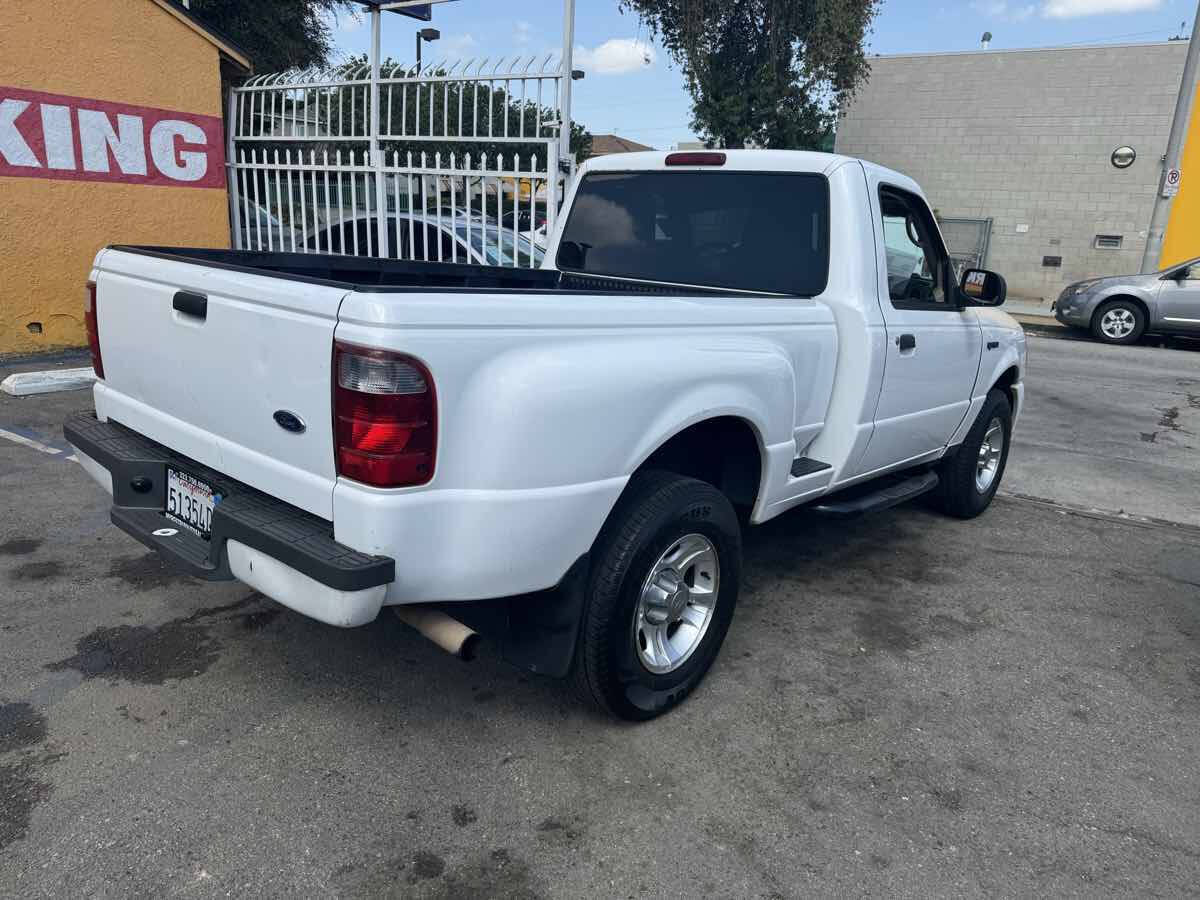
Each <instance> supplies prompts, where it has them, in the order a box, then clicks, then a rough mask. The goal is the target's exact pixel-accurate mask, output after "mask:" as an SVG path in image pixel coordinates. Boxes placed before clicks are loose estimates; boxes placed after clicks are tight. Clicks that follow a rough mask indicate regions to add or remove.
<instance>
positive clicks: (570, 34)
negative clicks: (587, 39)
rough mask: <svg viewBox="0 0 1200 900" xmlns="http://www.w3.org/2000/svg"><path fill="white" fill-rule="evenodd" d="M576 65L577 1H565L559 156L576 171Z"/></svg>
mask: <svg viewBox="0 0 1200 900" xmlns="http://www.w3.org/2000/svg"><path fill="white" fill-rule="evenodd" d="M574 63H575V0H563V53H562V67H563V72H562V127H561V128H559V134H558V146H559V155H560V156H561V158H562V159H565V160H567V161H568V164H569V165H570V167H571V171H572V172H574V171H575V157H573V156H572V155H571V84H572V79H571V72H572V71H573V69H574Z"/></svg>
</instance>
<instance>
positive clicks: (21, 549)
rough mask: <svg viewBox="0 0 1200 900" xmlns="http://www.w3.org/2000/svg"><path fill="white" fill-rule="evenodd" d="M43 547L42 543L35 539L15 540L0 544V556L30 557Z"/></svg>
mask: <svg viewBox="0 0 1200 900" xmlns="http://www.w3.org/2000/svg"><path fill="white" fill-rule="evenodd" d="M40 546H42V542H41V541H38V540H34V539H33V538H14V539H13V540H11V541H5V542H4V543H3V544H0V556H28V555H29V554H30V553H33V552H34V551H36V550H37V548H38V547H40Z"/></svg>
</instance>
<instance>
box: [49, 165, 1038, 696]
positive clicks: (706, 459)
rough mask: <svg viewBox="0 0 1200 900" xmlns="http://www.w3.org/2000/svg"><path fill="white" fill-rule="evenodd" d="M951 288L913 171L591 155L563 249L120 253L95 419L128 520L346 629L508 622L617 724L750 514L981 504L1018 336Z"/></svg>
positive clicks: (653, 690) (167, 547)
mask: <svg viewBox="0 0 1200 900" xmlns="http://www.w3.org/2000/svg"><path fill="white" fill-rule="evenodd" d="M1005 290H1006V288H1005V285H1004V281H1003V279H1002V278H1000V277H999V276H998V275H996V274H994V273H991V272H986V271H983V270H971V271H968V272H965V273H963V276H962V279H961V281H956V280H955V276H954V272H953V269H952V266H951V262H950V259H949V256H948V255H947V251H946V247H945V245H944V244H943V241H942V238H941V235H940V233H939V231H938V227H937V224H936V222H935V220H934V217H933V215H932V214H931V213H930V209H929V206H928V205H927V203H926V201H925V200H924V198H923V196H922V194H921V190H920V188H919V187H918V186H917V184H916V183H914V182H913V181H912V180H911V179H909V178H906V177H905V176H903V175H900V174H898V173H896V172H892V171H888V170H886V169H883V168H880V167H879V166H875V165H872V164H870V163H865V162H862V161H860V160H856V159H849V158H846V157H841V156H833V155H827V154H816V153H800V152H784V151H729V152H702V153H637V154H625V155H619V156H610V157H605V158H602V159H595V160H592V161H590V162H588V163H587V164H586V165H584V166H583V167H582V169H581V170H580V172H579V175H578V177H577V178H576V179H575V181H574V182H573V185H572V187H571V189H570V191H569V196H568V198H567V201H566V204H565V206H564V209H563V212H562V214H561V216H560V219H559V225H558V228H557V229H556V232H555V233H554V234H553V235H552V236H551V238H550V244H549V247H548V248H547V254H546V268H544V269H542V270H540V271H522V270H515V269H499V268H488V267H481V266H455V265H441V264H437V263H415V262H407V261H403V260H370V259H361V258H354V257H345V256H331V255H318V254H283V253H255V252H234V251H224V250H192V249H172V248H162V247H159V248H151V247H123V246H114V247H108V248H106V249H104V250H102V251H101V252H100V254H99V255H98V256H97V257H96V261H95V267H94V269H93V271H92V273H91V278H90V282H89V285H88V306H87V322H88V326H89V338H90V343H91V349H92V354H93V362H94V365H95V368H96V373H97V375H98V376H99V380H98V381H97V382H96V386H95V414H94V415H93V414H92V413H87V414H85V415H82V416H78V417H75V418H73V419H71V420H70V421H69V422H68V423H66V425H65V433H66V437H67V439H68V440H69V441H70V443H71V444H72V445H74V447H75V448H76V450H77V452H78V454H79V459H80V460H81V462H82V463H83V465H84V467H85V468H86V469H87V471H88V472H89V473H90V474H91V475H92V476H93V477H94V478H95V479H96V480H97V481H99V482H100V484H101V485H103V486H104V488H105V489H107V490H109V491H110V492H111V493H112V496H113V507H112V520H113V522H114V523H115V524H117V525H118V526H119V527H121V528H122V529H124V530H125V531H127V532H129V533H130V534H132V535H133V536H134V537H136V538H137V539H139V540H140V541H142V542H143V543H145V544H147V545H148V546H150V547H152V548H154V549H155V550H157V551H158V552H159V553H161V554H162V555H163V556H164V557H165V558H167V559H168V560H170V561H172V562H173V563H174V564H175V565H177V566H178V567H180V568H181V569H182V570H184V571H186V572H189V573H191V574H193V575H196V576H198V577H201V578H208V579H214V580H216V579H229V578H237V579H239V580H241V581H243V582H245V583H246V584H248V585H250V586H252V587H253V588H255V589H257V590H259V591H261V592H262V593H264V594H266V595H268V596H270V597H272V598H274V599H275V600H277V601H278V602H280V603H282V604H284V605H286V606H289V607H291V608H293V609H295V610H298V611H299V612H301V613H304V614H306V615H308V616H312V617H313V618H316V619H319V620H321V621H323V622H327V623H329V624H331V625H339V626H353V625H361V624H364V623H366V622H370V621H372V620H373V619H375V618H376V616H377V615H378V614H379V611H380V609H381V607H383V606H393V607H396V609H397V611H398V612H399V613H400V614H401V617H402V618H404V619H405V620H406V621H408V622H410V623H411V624H413V625H415V626H416V627H417V628H418V629H419V630H421V631H422V632H423V633H425V634H426V635H428V636H430V637H432V638H434V639H435V640H437V641H438V642H439V643H441V644H442V645H443V646H447V647H448V648H450V649H452V650H457V651H459V652H461V653H466V652H468V651H469V647H470V645H471V644H472V643H473V639H474V637H475V636H476V635H480V634H481V635H483V636H484V637H490V638H492V639H494V640H495V641H496V642H497V643H498V645H499V647H500V650H501V652H502V654H503V656H504V657H505V658H507V659H508V660H509V661H511V662H513V663H515V664H517V665H520V666H523V667H525V668H527V669H530V670H533V671H537V672H543V673H547V674H550V675H554V676H559V677H566V676H569V677H571V678H572V679H573V680H574V681H575V683H576V685H577V686H578V687H579V688H580V690H581V692H582V693H583V695H584V696H585V697H586V698H588V699H590V700H592V701H594V702H595V703H596V704H598V705H599V706H600V707H601V708H603V709H606V710H608V711H609V712H611V713H613V714H616V715H618V716H622V717H625V718H630V719H646V718H650V717H653V716H655V715H658V714H659V713H661V712H663V711H665V710H667V709H669V708H670V707H671V706H673V705H674V704H676V703H678V702H679V701H680V700H681V699H683V698H684V697H685V696H687V694H688V693H689V692H690V691H691V690H692V688H694V687H695V685H696V684H697V683H698V681H699V680H700V679H701V678H702V677H703V675H704V674H705V672H706V671H707V670H708V669H709V667H710V666H711V665H712V663H713V660H714V659H715V657H716V655H717V652H718V651H719V649H720V646H721V643H722V641H723V640H724V638H725V634H726V632H727V630H728V628H729V625H730V621H731V619H732V617H733V612H734V606H735V604H736V601H737V596H738V582H739V577H740V567H741V531H742V528H743V526H744V525H746V524H756V523H761V522H765V521H766V520H768V519H771V518H773V517H775V516H778V515H779V514H780V513H782V512H784V511H785V510H788V509H791V508H793V507H796V506H799V505H801V504H812V505H815V506H816V507H817V508H818V509H819V510H820V511H822V512H824V513H827V514H830V515H852V514H857V513H862V512H869V511H872V510H877V509H882V508H886V507H888V506H894V505H896V504H898V503H900V502H903V501H905V500H908V499H911V498H913V497H916V496H918V495H921V494H928V495H930V499H932V500H934V501H935V502H936V504H937V505H939V506H940V508H942V509H943V510H945V511H946V512H947V513H949V514H950V515H953V516H959V517H963V518H967V517H971V516H975V515H978V514H979V513H980V512H982V511H983V510H984V509H985V508H986V507H987V506H988V504H989V503H990V502H991V500H992V497H993V495H994V494H995V492H996V489H997V486H998V485H999V483H1000V479H1001V477H1002V475H1003V473H1004V467H1005V461H1006V459H1007V454H1008V450H1009V446H1010V437H1011V433H1012V428H1013V423H1014V421H1015V420H1016V417H1017V413H1018V411H1019V410H1020V408H1021V403H1022V397H1023V385H1022V375H1023V372H1024V369H1025V338H1024V334H1023V332H1022V330H1021V328H1020V326H1019V325H1017V324H1016V322H1014V321H1013V319H1011V318H1010V317H1008V316H1007V315H1005V314H1003V313H1001V312H999V311H998V310H994V309H990V308H988V307H994V306H998V305H999V304H1000V303H1002V302H1003V300H1004V294H1005Z"/></svg>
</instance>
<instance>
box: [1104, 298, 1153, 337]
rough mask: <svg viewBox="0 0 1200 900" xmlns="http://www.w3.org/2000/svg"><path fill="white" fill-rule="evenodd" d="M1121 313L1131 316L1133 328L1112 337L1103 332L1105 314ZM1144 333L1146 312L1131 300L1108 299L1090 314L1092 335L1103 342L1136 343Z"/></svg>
mask: <svg viewBox="0 0 1200 900" xmlns="http://www.w3.org/2000/svg"><path fill="white" fill-rule="evenodd" d="M1109 314H1123V315H1127V316H1132V317H1133V330H1132V331H1130V332H1129V333H1128V334H1126V335H1125V336H1124V337H1112V336H1111V335H1109V334H1106V333H1105V325H1104V323H1105V318H1104V317H1105V316H1106V315H1109ZM1145 333H1146V313H1145V311H1144V310H1143V309H1142V307H1141V306H1140V305H1138V304H1137V303H1134V302H1133V301H1132V300H1108V301H1106V302H1104V303H1101V304H1100V306H1099V307H1098V308H1097V309H1096V312H1095V313H1093V314H1092V337H1094V338H1095V339H1096V340H1098V341H1101V342H1102V343H1105V344H1118V345H1124V344H1136V343H1137V342H1138V341H1139V340H1141V337H1142V335H1143V334H1145Z"/></svg>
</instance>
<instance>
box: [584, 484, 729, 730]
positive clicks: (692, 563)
mask: <svg viewBox="0 0 1200 900" xmlns="http://www.w3.org/2000/svg"><path fill="white" fill-rule="evenodd" d="M741 552H742V547H741V530H740V528H739V526H738V520H737V515H736V513H735V512H734V509H733V506H732V505H731V504H730V502H729V500H728V499H727V498H726V497H725V495H724V494H722V493H721V492H720V491H718V490H717V489H716V488H715V487H713V486H712V485H710V484H707V483H705V482H703V481H697V480H696V479H694V478H685V477H683V476H680V475H676V474H674V473H671V472H642V473H639V474H637V475H635V476H634V477H633V479H632V480H631V481H630V483H629V485H628V487H627V488H626V489H625V492H624V493H623V494H622V495H621V499H620V500H619V501H618V503H617V506H616V508H615V509H614V510H613V512H612V514H611V515H610V516H609V519H608V522H606V523H605V526H604V528H603V529H602V531H601V533H600V537H599V538H597V540H596V545H595V547H594V548H593V553H592V574H591V578H590V580H589V587H588V596H587V601H586V603H585V607H584V613H583V622H582V627H581V628H580V635H579V645H578V647H577V648H576V653H575V662H574V670H573V674H572V678H573V681H574V683H575V687H576V690H577V691H578V692H579V693H580V694H581V696H582V697H583V698H584V699H585V700H587V701H588V702H590V703H592V704H593V705H595V706H597V707H599V708H600V709H602V710H604V711H606V712H609V713H611V714H612V715H615V716H618V717H620V718H622V719H630V720H635V721H643V720H646V719H652V718H654V717H655V716H659V715H661V714H662V713H664V712H666V711H667V710H669V709H671V708H672V707H673V706H675V705H677V704H678V703H679V702H680V701H682V700H683V699H684V698H685V697H686V696H687V695H688V694H689V693H691V691H692V690H693V689H694V688H695V687H696V685H697V684H699V683H700V680H701V679H702V678H703V677H704V675H705V673H707V672H708V670H709V668H710V667H711V666H712V664H713V661H714V660H715V659H716V657H717V653H718V651H719V650H720V649H721V644H722V642H723V641H724V640H725V634H726V632H727V631H728V630H729V623H730V621H731V620H732V618H733V610H734V607H735V606H736V604H737V596H738V582H739V580H740V578H741Z"/></svg>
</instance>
